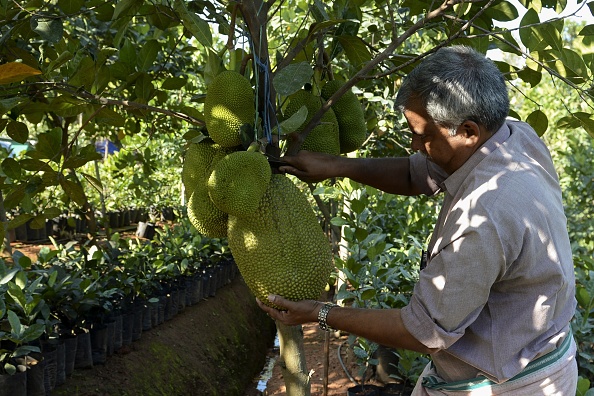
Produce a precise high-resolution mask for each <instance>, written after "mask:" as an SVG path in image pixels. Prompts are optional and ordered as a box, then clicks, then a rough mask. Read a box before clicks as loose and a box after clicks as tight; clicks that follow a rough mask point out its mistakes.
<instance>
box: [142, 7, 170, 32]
mask: <svg viewBox="0 0 594 396" xmlns="http://www.w3.org/2000/svg"><path fill="white" fill-rule="evenodd" d="M148 10H149V11H148V15H147V19H148V21H149V23H150V24H151V25H153V26H155V27H156V28H157V29H161V30H166V29H169V28H170V27H172V26H175V25H177V20H176V19H177V18H176V17H175V15H174V14H173V12H172V10H171V8H170V7H167V6H164V5H160V4H157V5H151V6H149V8H148Z"/></svg>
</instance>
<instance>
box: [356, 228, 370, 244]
mask: <svg viewBox="0 0 594 396" xmlns="http://www.w3.org/2000/svg"><path fill="white" fill-rule="evenodd" d="M368 235H369V232H368V231H367V229H366V228H361V227H357V229H356V230H355V239H356V240H357V241H359V242H361V241H364V240H365V238H367V236H368Z"/></svg>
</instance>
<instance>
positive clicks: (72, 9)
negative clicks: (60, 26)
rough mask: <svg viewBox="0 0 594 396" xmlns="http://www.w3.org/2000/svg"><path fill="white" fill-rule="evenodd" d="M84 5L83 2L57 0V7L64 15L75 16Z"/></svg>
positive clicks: (77, 0)
mask: <svg viewBox="0 0 594 396" xmlns="http://www.w3.org/2000/svg"><path fill="white" fill-rule="evenodd" d="M84 4H85V0H58V7H60V8H61V9H62V11H64V14H75V13H77V12H78V11H80V9H81V8H82V6H83V5H84Z"/></svg>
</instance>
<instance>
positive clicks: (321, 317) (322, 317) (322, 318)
mask: <svg viewBox="0 0 594 396" xmlns="http://www.w3.org/2000/svg"><path fill="white" fill-rule="evenodd" d="M334 307H338V305H336V304H334V303H331V302H326V303H324V305H322V308H320V312H318V323H319V324H320V329H322V330H324V331H332V330H333V329H332V328H331V327H330V326H328V323H326V318H327V317H328V312H330V310H331V309H332V308H334Z"/></svg>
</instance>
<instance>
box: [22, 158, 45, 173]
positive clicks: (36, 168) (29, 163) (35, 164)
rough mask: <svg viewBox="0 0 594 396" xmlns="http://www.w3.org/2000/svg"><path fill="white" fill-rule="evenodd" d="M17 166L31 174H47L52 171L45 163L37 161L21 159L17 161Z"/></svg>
mask: <svg viewBox="0 0 594 396" xmlns="http://www.w3.org/2000/svg"><path fill="white" fill-rule="evenodd" d="M19 164H20V166H21V168H23V169H25V170H28V171H31V172H48V171H52V170H53V169H52V167H51V166H49V165H48V164H47V162H43V161H40V160H37V159H31V158H23V159H22V160H20V161H19Z"/></svg>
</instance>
